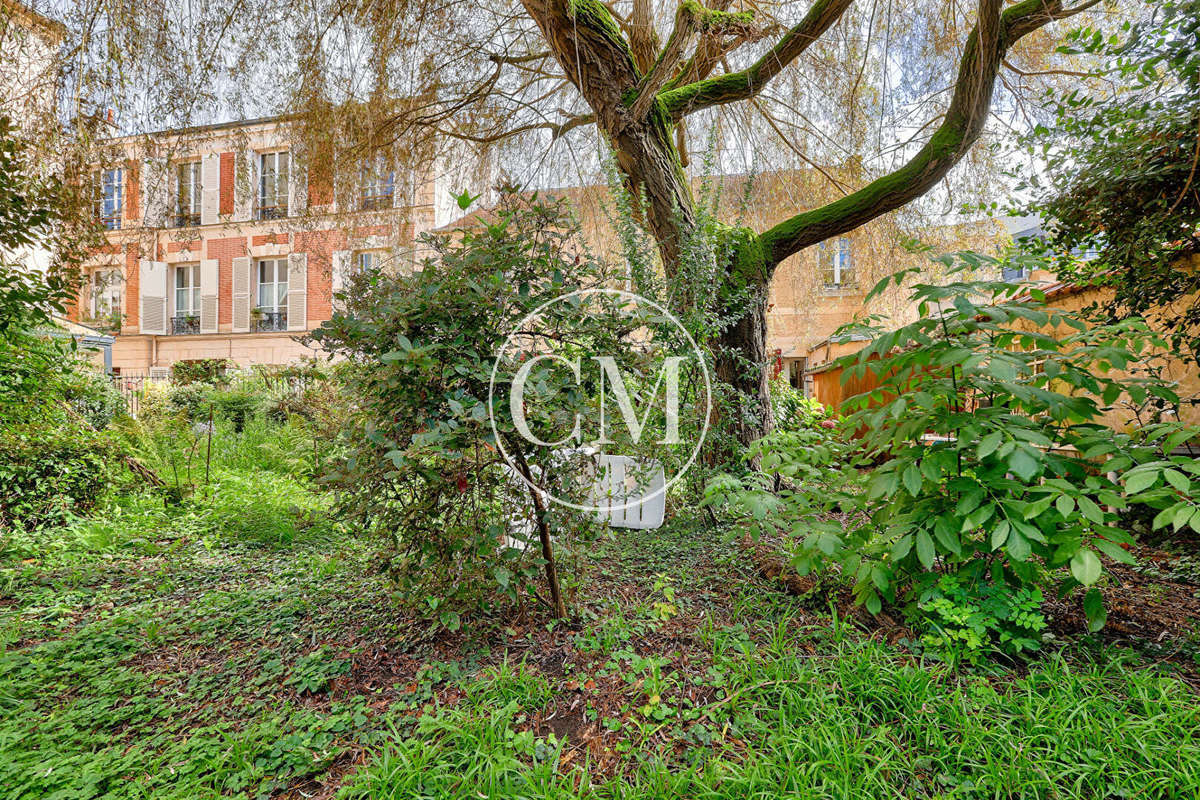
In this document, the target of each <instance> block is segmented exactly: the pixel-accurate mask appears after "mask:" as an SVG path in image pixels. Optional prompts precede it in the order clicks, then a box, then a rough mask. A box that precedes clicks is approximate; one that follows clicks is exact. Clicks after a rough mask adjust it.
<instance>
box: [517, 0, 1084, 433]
mask: <svg viewBox="0 0 1200 800" xmlns="http://www.w3.org/2000/svg"><path fill="white" fill-rule="evenodd" d="M852 1H853V0H816V2H814V3H813V5H812V7H811V8H810V10H809V12H808V13H807V14H806V15H805V16H804V18H803V19H802V20H801V21H800V22H798V23H797V24H796V25H795V26H793V27H792V28H791V29H789V30H788V31H787V33H785V34H784V35H783V36H782V37H781V38H780V39H779V41H778V42H777V43H776V45H775V46H774V47H773V48H772V49H771V50H770V51H768V52H767V54H765V55H764V56H763V57H762V58H760V59H759V60H758V61H756V62H755V63H754V64H752V65H751V66H750V67H748V68H746V69H744V70H739V71H736V72H728V73H725V74H722V75H718V76H715V77H709V72H711V70H712V69H713V68H714V67H715V66H716V64H717V63H718V60H719V59H717V58H713V57H712V48H713V43H714V42H716V41H719V40H720V39H721V36H722V35H723V34H725V33H728V32H729V31H731V30H737V29H739V26H742V27H744V26H746V25H747V24H748V18H747V16H746V15H744V14H728V13H724V12H722V11H716V10H712V9H709V8H706V7H704V6H701V5H700V4H698V3H697V2H695V0H684V2H682V3H681V4H680V6H679V11H678V13H677V14H676V18H675V26H674V29H673V31H672V32H671V35H670V37H669V38H668V39H667V42H666V44H664V45H663V46H662V48H661V51H660V52H659V53H658V54H657V56H656V58H655V59H653V61H651V59H649V58H648V57H647V55H646V53H644V52H641V51H640V50H639V53H638V54H637V55H636V56H635V52H634V46H633V45H631V42H630V38H629V37H627V36H626V35H625V34H624V33H623V32H622V29H621V27H620V25H619V24H618V23H617V21H616V20H615V19H614V17H613V16H612V13H611V12H610V10H609V8H608V7H607V6H606V5H605V4H604V3H602V2H601V1H600V0H522V3H523V5H524V6H525V9H526V11H527V12H528V13H529V15H530V16H531V17H532V18H533V19H534V20H535V21H536V22H537V24H538V27H539V28H540V30H541V32H542V34H543V35H544V37H545V39H546V41H547V42H548V43H549V45H550V50H551V52H552V53H553V54H554V56H555V58H556V59H557V61H558V62H559V64H560V65H561V66H562V68H563V72H564V74H565V75H566V76H567V77H568V78H569V79H570V80H571V82H572V83H574V85H575V86H576V88H577V89H578V90H579V92H580V93H581V94H582V95H583V97H584V99H585V100H586V101H587V103H588V104H589V105H590V106H591V108H592V110H593V112H594V114H595V122H596V124H597V125H598V126H599V128H600V130H601V131H602V132H603V134H604V135H605V137H606V138H607V139H608V141H609V143H610V145H611V146H612V148H613V151H614V153H615V154H616V160H617V164H618V166H619V168H620V169H621V171H622V173H623V175H624V178H625V180H626V182H627V184H628V187H629V189H630V190H631V192H632V193H633V194H634V196H635V197H638V196H644V197H645V207H644V208H640V209H639V210H640V212H641V213H642V214H643V216H644V222H645V225H646V227H647V229H648V230H649V231H650V233H651V234H652V235H653V236H654V238H655V240H656V242H657V243H658V247H659V249H660V252H661V254H662V257H663V261H664V264H665V265H666V268H667V270H668V272H670V271H671V269H672V267H673V265H674V264H675V263H676V261H677V259H678V257H679V253H680V243H681V242H682V241H684V240H685V237H686V236H687V234H688V233H689V232H690V231H691V229H693V228H694V226H695V225H696V214H695V206H694V201H693V197H692V192H691V189H690V186H689V182H688V179H687V176H686V174H685V172H684V169H683V165H682V163H681V158H680V152H679V150H678V149H677V146H676V141H677V140H676V136H675V127H676V125H677V124H678V123H679V122H680V121H681V120H682V119H683V117H684V116H686V115H687V114H689V113H692V112H694V111H698V110H701V109H704V108H708V107H711V106H714V105H720V104H725V103H732V102H738V101H743V100H749V99H752V98H753V97H754V96H755V95H756V94H757V93H758V92H760V91H761V90H762V89H763V87H765V86H766V85H767V83H768V82H769V81H770V80H771V79H772V78H773V77H774V76H775V75H777V74H778V73H779V72H780V71H782V70H783V69H784V68H785V67H786V66H787V65H788V64H789V63H791V62H792V61H793V60H795V59H796V58H797V57H798V56H799V55H800V54H801V53H803V52H804V51H805V50H806V49H807V48H808V47H809V45H811V44H812V43H813V42H814V41H816V40H817V39H819V38H820V37H821V36H822V35H823V34H824V33H825V31H827V30H828V29H829V27H830V26H832V25H833V24H834V23H835V22H836V21H837V20H838V19H839V18H840V17H841V16H842V14H843V13H845V11H846V9H847V8H848V7H849V6H850V4H851V3H852ZM1095 2H1097V0H1085V2H1084V3H1083V5H1081V6H1078V7H1076V8H1073V9H1064V8H1063V6H1062V3H1061V0H1023V2H1020V3H1017V4H1015V5H1012V6H1010V7H1009V8H1008V9H1006V10H1005V9H1003V0H978V20H977V22H976V25H975V28H974V29H973V30H972V31H971V33H970V35H969V36H968V37H967V40H966V42H965V44H964V46H963V50H962V56H961V59H960V62H959V70H958V76H957V80H956V84H955V89H954V93H953V96H952V99H951V102H950V106H949V108H948V109H947V112H946V115H945V117H944V118H943V120H942V122H941V125H940V126H939V127H938V128H937V129H936V130H935V132H934V133H933V135H932V136H931V137H930V139H929V141H928V142H927V144H926V145H925V146H924V147H923V148H922V149H921V150H920V151H919V152H918V153H917V154H916V155H915V156H914V157H913V158H912V159H911V160H910V161H909V162H908V163H906V164H905V165H904V166H902V167H901V168H899V169H898V170H896V171H895V172H893V173H891V174H889V175H885V176H883V177H881V178H879V179H877V180H875V181H873V182H871V183H869V184H868V185H866V186H864V187H863V188H861V189H859V190H858V191H855V192H853V193H851V194H849V195H848V196H846V197H843V198H841V199H839V200H837V201H835V202H833V203H830V204H828V205H826V206H823V207H820V208H816V209H812V210H807V211H803V212H801V213H797V214H796V215H795V216H793V217H791V218H789V219H787V220H785V221H784V222H782V223H780V224H779V225H776V226H775V227H773V228H771V229H769V230H767V231H764V232H762V233H756V232H754V231H750V230H747V229H737V230H733V231H731V232H730V235H731V236H733V237H735V238H734V240H733V245H734V246H733V247H732V248H731V250H732V252H733V258H732V259H731V263H730V265H729V267H728V272H727V275H726V279H727V282H728V285H727V286H726V287H718V291H720V293H721V295H722V296H727V297H729V296H735V295H736V296H738V297H741V298H742V305H741V307H739V308H738V309H736V310H737V311H738V312H741V313H740V316H738V318H737V320H736V322H735V323H734V324H733V325H731V326H730V327H729V328H728V329H727V330H726V331H725V332H724V334H723V335H722V336H721V340H720V341H719V342H718V349H719V351H722V352H721V353H720V354H719V358H718V364H717V374H718V376H719V377H720V379H721V380H723V381H725V382H727V383H729V384H730V385H731V386H733V387H734V388H736V389H738V390H739V391H740V392H742V393H744V394H746V395H748V396H749V397H750V398H752V400H751V404H750V407H749V408H746V409H740V410H738V411H737V413H738V417H739V419H738V421H737V422H735V426H736V429H737V434H738V438H739V439H740V440H741V441H743V442H749V441H751V440H753V439H754V438H757V437H758V436H761V435H762V434H763V433H764V432H766V431H768V430H769V429H770V427H771V422H772V420H771V414H770V403H769V399H768V395H767V377H766V370H767V367H768V361H769V356H768V353H767V347H766V330H767V325H766V314H767V295H768V290H769V287H770V282H771V277H772V275H773V273H774V270H775V267H776V266H777V265H778V264H779V263H780V262H781V261H783V260H784V259H785V258H787V257H788V256H790V255H792V254H794V253H797V252H799V251H800V250H802V249H804V248H806V247H809V246H811V245H814V244H817V243H818V242H821V241H824V240H825V239H828V238H830V237H833V236H838V235H840V234H843V233H846V232H848V231H850V230H853V229H854V228H856V227H858V226H860V225H862V224H863V223H865V222H868V221H870V220H872V219H874V218H876V217H878V216H880V215H882V214H885V213H887V212H889V211H892V210H894V209H896V208H899V207H901V206H903V205H905V204H906V203H908V202H910V201H912V200H913V199H915V198H917V197H919V196H920V195H922V194H924V193H925V192H927V191H929V189H930V188H932V187H933V186H934V185H936V184H937V182H938V181H940V180H941V179H942V178H943V177H944V176H945V175H946V173H947V172H949V170H950V169H951V168H952V167H953V166H954V165H955V164H957V163H958V161H959V160H961V159H962V157H963V156H964V155H965V154H966V152H967V150H968V149H969V148H970V147H971V145H972V144H973V143H974V142H975V140H976V139H977V138H978V137H979V134H980V133H981V132H982V130H983V124H984V122H985V120H986V118H987V114H988V110H989V108H990V106H991V99H992V89H993V85H994V82H995V78H996V74H997V72H998V70H999V67H1000V63H1001V60H1002V59H1003V57H1004V54H1005V53H1006V51H1007V50H1008V48H1009V47H1011V45H1012V44H1013V43H1014V42H1016V41H1017V40H1018V39H1020V38H1021V37H1022V36H1025V35H1026V34H1028V33H1030V32H1032V31H1034V30H1036V29H1038V28H1040V27H1042V26H1043V25H1045V24H1047V23H1049V22H1052V21H1053V20H1055V19H1061V18H1063V17H1066V16H1069V15H1071V14H1074V13H1077V12H1078V11H1080V10H1082V9H1084V8H1087V7H1090V6H1091V5H1094V4H1095ZM642 10H643V11H644V10H645V9H644V8H643V9H642ZM635 38H637V37H635ZM696 42H699V44H696V46H695V48H694V52H693V55H692V56H691V57H690V58H689V57H687V54H688V52H689V50H690V49H692V48H693V44H694V43H696ZM637 45H638V47H639V48H640V49H644V48H645V47H646V46H647V45H646V43H645V42H644V41H641V40H639V41H638V42H637ZM702 54H703V57H702ZM639 64H640V65H641V67H639ZM647 65H649V66H648V67H647ZM734 289H746V290H748V291H743V292H735V291H733V290H734ZM753 398H757V402H755V401H754V400H753Z"/></svg>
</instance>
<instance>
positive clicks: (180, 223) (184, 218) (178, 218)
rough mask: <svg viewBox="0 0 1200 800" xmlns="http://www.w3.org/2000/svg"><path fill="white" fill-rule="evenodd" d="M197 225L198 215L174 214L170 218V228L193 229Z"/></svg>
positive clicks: (198, 222)
mask: <svg viewBox="0 0 1200 800" xmlns="http://www.w3.org/2000/svg"><path fill="white" fill-rule="evenodd" d="M199 224H200V215H199V214H176V215H175V216H174V217H172V218H171V226H172V227H174V228H194V227H196V226H197V225H199Z"/></svg>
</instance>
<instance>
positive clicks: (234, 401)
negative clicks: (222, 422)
mask: <svg viewBox="0 0 1200 800" xmlns="http://www.w3.org/2000/svg"><path fill="white" fill-rule="evenodd" d="M209 401H210V402H211V403H212V404H213V406H214V408H215V409H216V411H217V413H219V414H220V415H221V417H222V418H224V419H227V420H229V421H230V422H231V423H233V430H234V432H235V433H241V432H242V429H243V428H245V427H246V421H247V420H249V419H250V418H251V417H253V416H254V414H255V413H256V412H257V411H258V408H259V406H260V405H261V403H262V399H261V398H260V397H258V396H256V395H255V394H254V393H252V392H250V391H248V390H246V389H244V388H236V389H235V388H230V389H225V390H223V391H221V390H219V391H214V392H213V393H212V394H211V395H210V396H209Z"/></svg>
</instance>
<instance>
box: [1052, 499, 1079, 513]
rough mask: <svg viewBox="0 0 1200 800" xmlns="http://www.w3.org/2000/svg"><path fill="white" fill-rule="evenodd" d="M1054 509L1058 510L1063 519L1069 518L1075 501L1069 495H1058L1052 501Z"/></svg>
mask: <svg viewBox="0 0 1200 800" xmlns="http://www.w3.org/2000/svg"><path fill="white" fill-rule="evenodd" d="M1054 507H1055V508H1057V509H1058V513H1059V514H1062V515H1063V516H1064V517H1069V516H1071V512H1073V511H1074V510H1075V499H1074V498H1072V497H1071V496H1069V495H1065V494H1060V495H1059V496H1058V498H1057V499H1056V500H1055V501H1054Z"/></svg>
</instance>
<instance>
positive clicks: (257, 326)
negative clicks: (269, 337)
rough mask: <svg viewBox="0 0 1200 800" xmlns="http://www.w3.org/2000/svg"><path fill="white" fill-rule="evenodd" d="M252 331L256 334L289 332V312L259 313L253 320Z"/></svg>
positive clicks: (255, 314)
mask: <svg viewBox="0 0 1200 800" xmlns="http://www.w3.org/2000/svg"><path fill="white" fill-rule="evenodd" d="M250 322H251V324H250V329H251V330H253V331H254V332H255V333H267V332H270V331H286V330H287V311H285V310H280V311H258V310H256V311H255V312H254V315H253V319H251V321H250Z"/></svg>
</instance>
